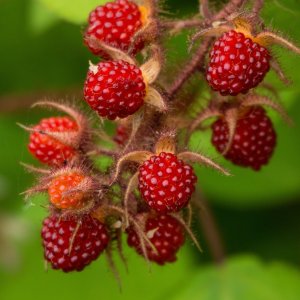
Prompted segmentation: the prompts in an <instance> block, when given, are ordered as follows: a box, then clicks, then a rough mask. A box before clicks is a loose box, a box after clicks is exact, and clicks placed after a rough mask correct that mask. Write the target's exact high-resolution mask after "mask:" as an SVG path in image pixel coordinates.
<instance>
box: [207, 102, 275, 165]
mask: <svg viewBox="0 0 300 300" xmlns="http://www.w3.org/2000/svg"><path fill="white" fill-rule="evenodd" d="M212 129H213V136H212V143H213V145H214V146H215V147H216V149H217V150H218V151H219V152H220V153H222V151H224V149H225V148H226V145H227V142H228V138H229V137H228V125H227V123H226V122H225V121H224V120H223V119H222V118H221V119H218V120H217V121H216V122H215V123H214V124H213V125H212ZM275 146H276V132H275V130H274V127H273V124H272V121H271V120H270V118H269V117H268V116H267V115H266V112H265V110H264V109H263V108H261V107H251V108H250V109H248V110H247V111H246V112H244V113H242V114H241V115H240V116H239V119H238V120H237V126H236V131H235V133H234V137H233V142H232V145H231V147H230V149H229V151H228V152H227V154H226V155H225V157H226V158H227V159H228V160H230V161H232V162H233V163H234V164H236V165H239V166H243V167H251V168H252V169H254V170H259V169H260V168H261V166H262V165H266V164H267V163H268V161H269V159H270V158H271V156H272V154H273V151H274V148H275Z"/></svg>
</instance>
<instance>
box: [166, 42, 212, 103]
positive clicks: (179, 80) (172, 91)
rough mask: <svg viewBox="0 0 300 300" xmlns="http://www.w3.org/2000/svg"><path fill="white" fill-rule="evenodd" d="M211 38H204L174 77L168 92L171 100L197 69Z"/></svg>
mask: <svg viewBox="0 0 300 300" xmlns="http://www.w3.org/2000/svg"><path fill="white" fill-rule="evenodd" d="M210 41H211V39H205V40H204V41H203V43H202V44H201V46H200V47H199V49H198V50H197V51H196V52H195V53H194V55H193V57H192V59H191V61H190V62H189V63H188V64H187V65H186V67H185V68H184V69H183V71H181V72H180V74H179V76H178V77H176V79H175V81H174V82H173V84H172V85H171V86H170V88H169V90H168V92H169V95H170V99H171V100H172V99H173V98H174V97H175V96H176V94H177V93H178V92H179V90H180V89H181V88H182V86H183V85H184V84H185V83H186V82H187V81H188V80H189V79H190V77H191V76H192V75H193V74H194V73H195V72H196V71H197V70H198V68H199V66H200V64H201V62H202V60H203V59H204V57H205V54H206V51H207V48H208V47H209V45H210Z"/></svg>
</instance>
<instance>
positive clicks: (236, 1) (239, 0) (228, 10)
mask: <svg viewBox="0 0 300 300" xmlns="http://www.w3.org/2000/svg"><path fill="white" fill-rule="evenodd" d="M246 2H247V0H231V1H229V2H228V3H227V4H226V5H225V6H224V7H223V8H222V9H221V10H220V11H219V12H218V13H217V14H216V15H214V16H213V18H212V20H213V21H216V20H220V19H224V18H226V17H228V16H229V15H231V14H233V13H234V12H236V11H238V10H239V9H240V8H241V7H242V6H243V5H244V4H245V3H246Z"/></svg>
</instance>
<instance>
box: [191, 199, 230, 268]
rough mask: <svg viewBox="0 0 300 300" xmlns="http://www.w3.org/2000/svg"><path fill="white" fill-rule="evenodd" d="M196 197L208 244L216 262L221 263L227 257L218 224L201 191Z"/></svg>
mask: <svg viewBox="0 0 300 300" xmlns="http://www.w3.org/2000/svg"><path fill="white" fill-rule="evenodd" d="M196 197H197V200H196V201H197V202H196V204H197V206H198V207H199V214H198V215H199V221H200V223H201V227H202V230H203V234H204V236H205V239H206V241H207V245H208V247H209V249H210V252H211V255H212V257H213V259H214V261H215V263H216V264H219V265H221V264H223V263H224V261H225V259H226V254H225V249H224V243H223V240H222V237H221V234H220V231H219V228H218V225H217V223H216V221H215V217H214V215H213V213H212V211H211V209H210V207H209V205H208V203H207V201H206V199H204V197H203V196H202V195H201V194H200V193H197V195H196Z"/></svg>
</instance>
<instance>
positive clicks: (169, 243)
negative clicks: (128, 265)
mask: <svg viewBox="0 0 300 300" xmlns="http://www.w3.org/2000/svg"><path fill="white" fill-rule="evenodd" d="M144 231H145V233H146V235H147V236H148V238H149V239H150V241H151V242H152V244H153V246H154V247H155V248H156V250H157V253H155V252H154V250H153V249H152V248H151V247H150V246H149V245H147V244H146V251H147V256H148V258H149V260H150V261H154V262H156V263H158V264H159V265H164V264H165V263H168V262H174V261H176V253H177V251H178V250H179V249H180V247H181V246H182V245H183V244H184V240H185V238H184V230H183V227H182V226H181V224H180V223H179V222H178V221H177V220H176V219H175V218H174V217H172V216H169V215H159V216H156V217H149V218H148V219H147V220H146V224H145V228H144ZM127 243H128V245H129V246H130V247H133V248H135V249H136V251H137V253H138V254H140V255H143V250H142V247H141V243H140V239H139V236H138V234H137V233H136V231H135V230H134V228H133V227H130V228H129V229H128V238H127Z"/></svg>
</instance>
